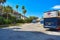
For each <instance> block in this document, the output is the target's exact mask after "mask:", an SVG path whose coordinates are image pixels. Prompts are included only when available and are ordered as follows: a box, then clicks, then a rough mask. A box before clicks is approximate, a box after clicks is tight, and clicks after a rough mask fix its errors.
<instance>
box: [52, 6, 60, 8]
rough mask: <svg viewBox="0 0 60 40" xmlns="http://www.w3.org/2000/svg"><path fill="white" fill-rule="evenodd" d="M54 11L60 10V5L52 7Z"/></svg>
mask: <svg viewBox="0 0 60 40" xmlns="http://www.w3.org/2000/svg"><path fill="white" fill-rule="evenodd" d="M52 8H53V9H60V5H55V6H53V7H52Z"/></svg>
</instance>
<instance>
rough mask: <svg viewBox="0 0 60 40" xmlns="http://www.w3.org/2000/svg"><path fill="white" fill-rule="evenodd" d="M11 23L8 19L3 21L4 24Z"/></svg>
mask: <svg viewBox="0 0 60 40" xmlns="http://www.w3.org/2000/svg"><path fill="white" fill-rule="evenodd" d="M11 23H12V21H11V20H9V19H4V24H11Z"/></svg>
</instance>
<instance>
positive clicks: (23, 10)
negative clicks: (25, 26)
mask: <svg viewBox="0 0 60 40" xmlns="http://www.w3.org/2000/svg"><path fill="white" fill-rule="evenodd" d="M22 12H23V14H24V17H25V14H26V12H27V10H26V9H25V6H22ZM24 19H25V18H24Z"/></svg>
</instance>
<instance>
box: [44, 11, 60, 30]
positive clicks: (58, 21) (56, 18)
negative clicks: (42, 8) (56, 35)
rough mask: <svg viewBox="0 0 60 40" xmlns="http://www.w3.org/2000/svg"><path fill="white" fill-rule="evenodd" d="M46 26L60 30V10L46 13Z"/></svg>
mask: <svg viewBox="0 0 60 40" xmlns="http://www.w3.org/2000/svg"><path fill="white" fill-rule="evenodd" d="M44 28H49V29H57V30H60V10H53V11H48V12H45V13H44Z"/></svg>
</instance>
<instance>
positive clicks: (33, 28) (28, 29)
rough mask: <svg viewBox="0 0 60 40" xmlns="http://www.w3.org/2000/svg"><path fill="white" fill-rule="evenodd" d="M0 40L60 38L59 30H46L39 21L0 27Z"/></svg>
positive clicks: (52, 39) (49, 39) (51, 39)
mask: <svg viewBox="0 0 60 40" xmlns="http://www.w3.org/2000/svg"><path fill="white" fill-rule="evenodd" d="M0 40H60V32H57V31H46V29H44V28H43V27H42V25H40V24H39V23H29V24H24V25H22V26H11V27H6V28H2V29H0Z"/></svg>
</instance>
